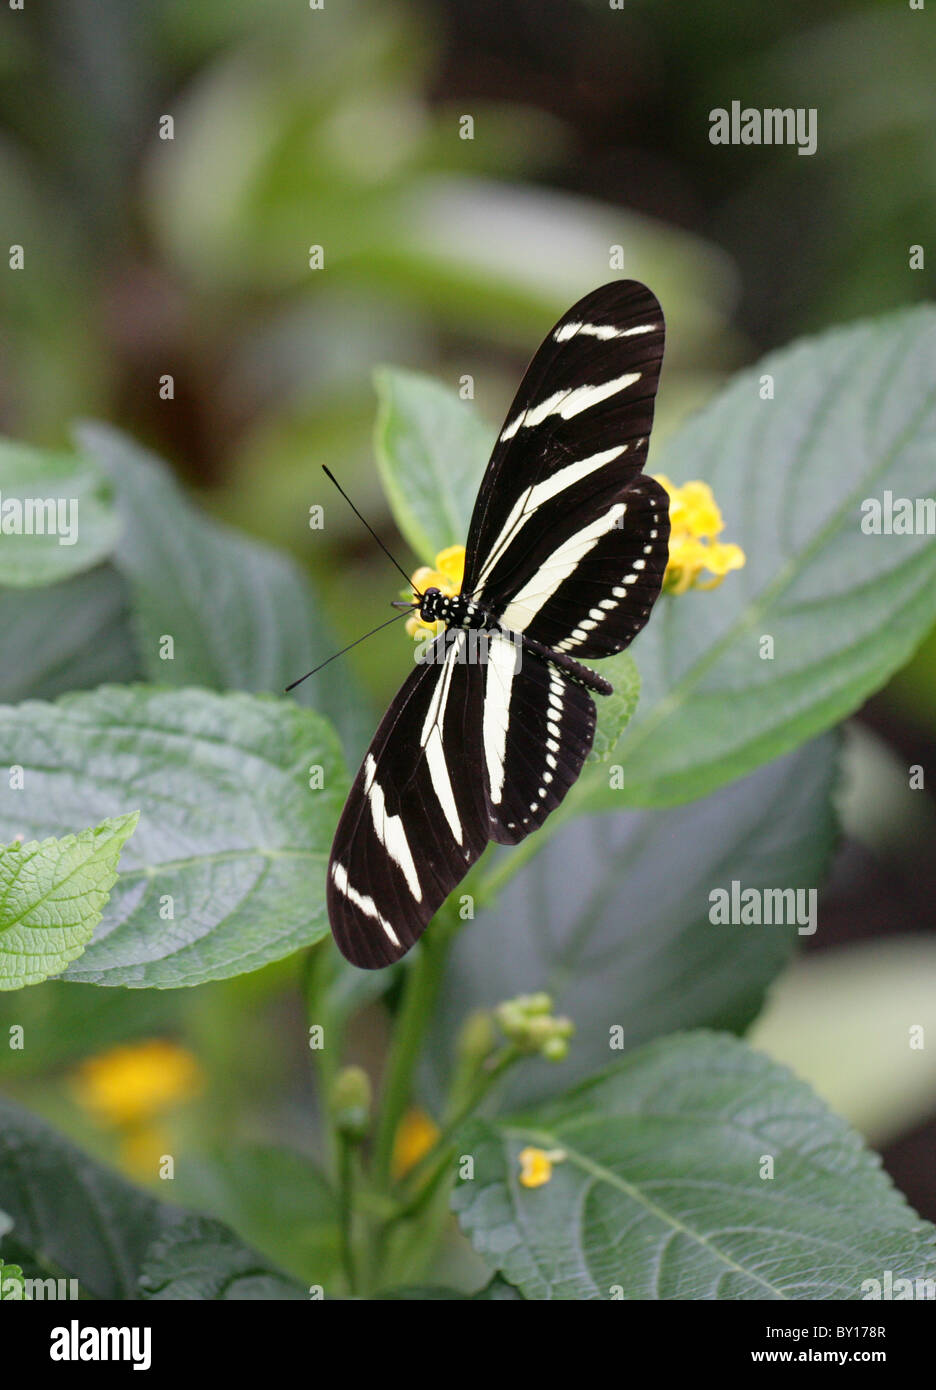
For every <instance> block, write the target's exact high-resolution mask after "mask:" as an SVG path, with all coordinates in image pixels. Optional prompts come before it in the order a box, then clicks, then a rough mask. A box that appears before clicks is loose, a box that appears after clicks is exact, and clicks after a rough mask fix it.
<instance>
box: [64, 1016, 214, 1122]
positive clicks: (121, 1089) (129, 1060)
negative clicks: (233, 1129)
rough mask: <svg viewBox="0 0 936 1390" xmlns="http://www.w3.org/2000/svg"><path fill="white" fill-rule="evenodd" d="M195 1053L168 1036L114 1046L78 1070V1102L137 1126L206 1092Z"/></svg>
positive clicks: (74, 1083) (110, 1118)
mask: <svg viewBox="0 0 936 1390" xmlns="http://www.w3.org/2000/svg"><path fill="white" fill-rule="evenodd" d="M202 1082H203V1077H202V1071H201V1068H200V1067H199V1065H198V1062H197V1061H196V1059H195V1057H193V1056H192V1054H191V1053H190V1052H188V1051H186V1049H185V1048H184V1047H179V1046H177V1044H175V1043H173V1042H169V1041H168V1039H166V1038H152V1039H150V1040H148V1041H147V1042H141V1043H129V1044H126V1045H125V1046H122V1047H112V1048H110V1049H109V1050H108V1051H107V1052H102V1053H100V1054H99V1055H98V1056H97V1057H89V1058H88V1059H87V1060H86V1061H84V1062H82V1063H81V1065H80V1066H79V1067H78V1068H77V1070H76V1072H75V1074H74V1076H73V1078H72V1089H73V1091H74V1094H75V1097H76V1099H77V1100H78V1103H79V1104H80V1105H82V1106H83V1107H84V1108H85V1109H86V1110H89V1111H91V1113H92V1114H94V1115H95V1116H96V1117H97V1118H98V1120H100V1121H101V1122H103V1123H104V1124H109V1125H125V1126H129V1125H138V1124H140V1122H141V1121H143V1120H148V1119H149V1118H150V1117H151V1116H153V1115H156V1114H158V1113H159V1112H160V1111H162V1110H165V1109H167V1108H168V1107H169V1106H171V1105H174V1104H176V1103H178V1102H179V1101H183V1100H188V1099H190V1098H191V1097H192V1096H194V1095H196V1094H197V1093H198V1091H200V1090H201V1087H202Z"/></svg>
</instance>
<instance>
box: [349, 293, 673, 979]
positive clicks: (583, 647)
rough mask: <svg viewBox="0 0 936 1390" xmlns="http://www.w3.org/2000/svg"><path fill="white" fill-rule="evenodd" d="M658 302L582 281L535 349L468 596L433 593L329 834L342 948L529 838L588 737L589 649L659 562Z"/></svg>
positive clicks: (631, 609) (561, 791)
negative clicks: (423, 655) (489, 850)
mask: <svg viewBox="0 0 936 1390" xmlns="http://www.w3.org/2000/svg"><path fill="white" fill-rule="evenodd" d="M663 339H664V324H663V314H662V311H661V309H660V306H659V304H658V303H657V300H656V298H655V297H654V295H652V294H651V293H650V291H649V290H648V289H647V288H646V287H645V286H644V285H641V284H639V283H638V282H637V281H634V280H622V281H616V282H614V283H612V284H609V285H605V286H603V287H602V288H601V289H597V290H595V291H594V292H593V293H591V294H589V295H586V296H585V298H584V299H581V300H580V301H579V302H578V303H577V304H575V305H574V306H573V307H572V308H571V309H570V310H569V312H568V313H567V314H566V315H565V316H564V317H563V318H562V319H560V321H559V323H558V324H556V326H555V328H554V329H553V330H552V332H551V333H550V334H549V336H548V337H547V338H546V340H545V341H544V343H543V344H542V346H541V347H540V349H539V351H538V352H537V353H536V355H535V356H534V358H533V360H532V362H531V363H530V366H529V367H528V369H527V372H526V375H525V376H524V378H523V381H522V382H521V384H520V389H519V390H518V392H517V395H516V398H515V400H514V402H513V405H512V406H511V408H510V411H509V412H508V415H507V421H506V423H505V425H504V428H503V429H502V430H501V433H500V436H499V438H498V440H497V443H496V444H495V446H494V452H493V454H492V455H491V460H490V462H489V464H488V467H487V471H486V473H485V475H484V479H483V481H482V483H481V489H480V491H479V493H478V499H477V502H476V503H475V509H474V514H473V516H472V518H471V525H470V528H469V532H468V541H467V546H466V555H465V578H464V584H463V587H462V593H461V594H460V595H459V596H456V597H454V598H448V597H444V596H443V595H442V593H441V592H440V591H439V590H438V589H432V588H430V589H427V590H426V592H425V593H424V594H423V595H422V596H421V599H420V603H419V609H420V616H421V617H422V618H423V619H424V620H425V621H427V622H430V621H436V620H440V619H441V620H442V621H443V622H444V623H445V624H446V626H445V628H444V630H443V631H442V633H441V635H440V636H438V637H437V638H436V639H435V641H434V642H433V643H432V645H431V647H430V648H429V652H428V657H427V659H426V660H425V661H423V662H422V663H421V664H419V665H417V666H416V669H415V670H414V671H413V672H412V673H411V674H410V676H409V677H408V678H407V679H406V680H405V681H404V683H403V686H402V688H401V689H400V691H399V693H398V694H397V696H396V698H395V699H394V701H393V703H392V704H391V705H390V708H389V709H388V711H387V713H386V715H385V716H384V719H383V721H382V723H381V725H380V727H379V729H378V730H377V733H376V734H375V736H374V740H373V742H372V743H371V746H370V748H369V750H368V752H367V755H366V757H365V759H364V764H363V766H362V767H361V769H360V771H359V773H358V775H357V778H356V780H355V782H354V786H353V787H352V789H351V792H350V795H349V797H348V801H347V804H346V805H345V808H344V812H343V814H342V816H341V820H340V821H339V823H338V829H337V831H336V833H335V840H334V844H333V845H332V851H331V859H330V862H329V866H328V914H329V918H330V921H331V926H332V931H333V932H334V935H335V940H336V941H337V943H338V946H339V947H340V949H341V951H342V952H343V954H344V955H345V956H346V957H347V958H348V960H350V961H351V962H352V963H353V964H354V965H358V966H361V967H363V968H365V969H376V968H378V967H380V966H384V965H390V964H392V963H393V962H394V961H397V960H399V959H400V957H401V956H403V955H404V954H405V953H406V952H407V951H408V950H409V949H410V947H411V946H412V945H413V944H414V942H415V941H416V940H417V939H418V937H419V936H420V935H421V933H422V931H423V930H424V928H425V927H426V925H427V923H428V922H429V920H430V918H431V917H432V916H433V914H434V913H435V911H436V910H437V908H438V907H439V906H440V905H441V904H442V902H443V901H444V900H445V898H446V897H447V896H448V894H449V893H450V892H451V891H452V889H453V888H454V887H455V886H456V885H457V884H458V883H459V882H460V880H461V879H462V878H463V877H464V875H465V874H466V873H467V871H468V869H469V868H470V866H471V865H472V864H473V863H474V862H475V860H476V859H477V858H478V856H479V855H480V854H481V852H482V850H483V849H484V848H485V846H486V845H487V844H488V842H489V841H491V840H495V841H497V842H499V843H500V844H510V845H513V844H517V843H518V841H520V840H522V839H523V838H524V837H525V836H526V835H529V834H530V833H531V831H533V830H536V829H537V827H538V826H540V825H542V823H543V821H544V820H545V819H546V817H547V816H548V815H549V813H550V811H553V810H555V808H556V807H557V806H558V805H559V803H560V802H561V801H562V799H563V797H564V796H565V794H566V792H567V791H568V790H569V788H570V787H571V786H572V784H573V782H575V780H576V778H577V777H578V775H579V773H580V772H581V770H582V765H583V763H584V761H585V759H586V757H587V755H588V753H589V750H590V749H591V746H592V740H593V737H594V732H595V718H596V709H595V703H594V700H593V699H592V695H593V694H599V695H607V694H610V693H611V686H610V684H609V683H608V682H607V681H606V680H604V679H603V678H602V677H601V676H599V675H597V674H596V673H595V672H594V671H592V670H590V669H589V668H588V667H586V666H583V665H582V664H581V661H582V660H590V659H594V658H598V657H603V656H609V655H611V654H612V653H614V652H619V651H622V650H623V649H624V648H625V647H627V646H628V645H629V643H630V642H632V641H633V639H634V637H636V635H637V633H638V632H639V631H640V630H641V628H642V627H643V626H644V624H645V623H646V621H647V619H648V618H649V616H650V610H651V608H652V607H653V604H654V601H655V600H656V598H657V595H658V594H659V592H660V586H661V584H662V582H663V572H664V570H665V568H666V561H667V553H668V539H669V514H668V499H667V494H666V491H665V489H664V488H662V487H661V486H660V485H659V484H658V483H657V482H655V481H654V480H653V479H652V478H649V477H644V476H643V474H642V469H643V466H644V463H645V461H646V457H647V445H648V437H649V434H650V427H651V424H652V421H653V405H654V398H655V396H656V391H657V385H658V382H659V377H660V364H661V362H662V358H663Z"/></svg>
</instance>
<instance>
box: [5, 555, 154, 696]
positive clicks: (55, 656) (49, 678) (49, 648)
mask: <svg viewBox="0 0 936 1390" xmlns="http://www.w3.org/2000/svg"><path fill="white" fill-rule="evenodd" d="M0 632H2V633H3V664H2V666H0V700H2V701H4V702H8V703H10V704H12V703H14V702H15V701H17V700H25V699H27V698H28V697H30V696H31V697H32V698H34V699H44V700H51V699H53V698H54V697H55V696H56V695H62V694H64V693H65V691H68V690H85V689H88V688H89V687H91V686H95V685H104V684H105V683H106V682H107V681H130V680H134V679H135V678H136V677H137V676H139V675H140V669H139V663H138V661H137V657H136V652H135V650H134V641H133V635H132V633H131V631H130V624H129V619H128V605H127V591H126V585H125V584H124V582H123V580H122V579H121V577H120V575H119V574H118V573H117V571H116V570H115V569H114V568H113V566H112V565H98V566H97V568H95V569H92V570H89V571H88V572H87V574H79V575H76V576H75V577H74V578H73V579H69V580H66V581H64V582H63V583H61V584H49V585H47V586H46V587H45V588H42V589H0Z"/></svg>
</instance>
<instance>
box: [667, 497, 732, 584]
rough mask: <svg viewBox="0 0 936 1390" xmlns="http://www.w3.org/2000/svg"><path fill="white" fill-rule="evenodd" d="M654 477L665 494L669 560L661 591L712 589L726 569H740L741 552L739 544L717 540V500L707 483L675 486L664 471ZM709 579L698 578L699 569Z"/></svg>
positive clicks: (719, 517)
mask: <svg viewBox="0 0 936 1390" xmlns="http://www.w3.org/2000/svg"><path fill="white" fill-rule="evenodd" d="M656 480H657V482H658V483H660V484H662V486H663V487H665V488H666V491H667V492H668V493H669V499H670V507H669V515H670V540H669V562H668V563H667V566H666V573H665V575H664V576H663V592H664V593H665V594H684V593H685V592H686V591H687V589H715V588H717V587H718V585H719V584H720V583H721V582H722V580H723V579H724V577H725V575H726V574H728V572H729V571H730V570H738V569H741V568H742V566H743V565H744V563H745V559H746V557H745V554H744V551H743V550H742V549H741V547H740V546H739V545H734V544H730V543H728V542H725V541H720V540H718V539H717V537H718V536H719V535H720V534H721V532H722V530H723V528H724V525H725V523H724V521H723V520H722V514H721V512H720V510H719V508H718V503H717V502H716V501H715V498H714V496H713V495H712V489H711V488H710V487H709V485H708V483H700V482H691V483H684V484H683V486H682V487H677V486H676V484H675V483H673V482H671V481H670V479H669V478H667V477H666V475H665V474H664V473H657V474H656ZM706 570H707V571H708V573H709V575H710V576H711V577H710V578H707V579H704V580H703V579H702V578H701V577H700V576H701V575H702V573H703V571H706Z"/></svg>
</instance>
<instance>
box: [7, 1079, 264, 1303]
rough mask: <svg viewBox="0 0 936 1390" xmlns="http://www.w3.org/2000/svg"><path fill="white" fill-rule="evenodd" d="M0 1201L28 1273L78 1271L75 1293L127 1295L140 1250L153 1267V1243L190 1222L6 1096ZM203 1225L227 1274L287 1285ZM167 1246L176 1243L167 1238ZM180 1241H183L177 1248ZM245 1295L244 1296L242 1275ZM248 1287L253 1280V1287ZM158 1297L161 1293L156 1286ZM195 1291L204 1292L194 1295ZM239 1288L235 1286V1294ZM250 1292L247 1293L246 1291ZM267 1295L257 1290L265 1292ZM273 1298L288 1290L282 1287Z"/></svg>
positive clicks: (175, 1272) (227, 1235)
mask: <svg viewBox="0 0 936 1390" xmlns="http://www.w3.org/2000/svg"><path fill="white" fill-rule="evenodd" d="M0 1204H2V1206H3V1208H4V1209H5V1210H6V1211H7V1212H8V1213H9V1214H10V1216H11V1217H12V1218H13V1222H14V1230H13V1235H12V1236H11V1237H5V1238H4V1239H3V1242H2V1244H3V1247H4V1249H5V1247H6V1245H7V1243H9V1244H11V1245H12V1246H13V1247H14V1248H15V1249H16V1251H17V1260H18V1261H21V1262H23V1263H25V1262H26V1260H27V1259H28V1260H29V1262H30V1263H31V1264H32V1266H33V1268H32V1270H31V1271H30V1272H32V1273H40V1272H41V1274H43V1275H45V1276H48V1277H52V1278H65V1279H77V1281H78V1293H79V1295H80V1296H81V1297H83V1298H89V1297H90V1298H103V1299H136V1298H139V1297H140V1289H139V1286H138V1280H139V1276H140V1274H141V1271H142V1269H143V1264H144V1260H145V1259H151V1260H152V1261H153V1263H152V1264H151V1265H149V1266H148V1268H149V1269H150V1270H153V1269H154V1268H155V1261H156V1252H157V1250H159V1249H160V1248H162V1249H166V1247H160V1242H162V1241H163V1240H164V1239H165V1238H166V1237H168V1236H169V1234H170V1232H172V1231H175V1230H180V1231H181V1232H182V1234H183V1236H187V1235H189V1234H190V1233H191V1232H192V1230H193V1225H192V1223H193V1222H197V1221H198V1218H197V1217H192V1216H190V1215H189V1214H188V1213H186V1212H184V1211H182V1209H181V1208H179V1207H175V1206H170V1205H169V1204H168V1203H166V1202H158V1201H156V1199H155V1198H153V1197H151V1196H150V1195H149V1193H147V1192H144V1191H142V1190H141V1189H140V1188H138V1187H134V1186H133V1185H132V1184H131V1183H129V1182H127V1181H126V1179H125V1178H122V1177H121V1176H120V1175H119V1174H118V1173H115V1172H113V1170H112V1169H110V1168H107V1167H105V1165H104V1164H102V1163H98V1162H97V1161H96V1160H95V1159H92V1158H90V1157H89V1156H88V1155H87V1154H86V1153H83V1152H82V1150H81V1149H79V1148H77V1147H76V1146H75V1145H74V1144H72V1143H71V1141H70V1140H68V1139H66V1138H65V1137H64V1135H62V1134H59V1133H58V1132H57V1131H56V1130H54V1129H53V1128H52V1127H51V1126H50V1125H48V1124H46V1122H45V1121H44V1120H41V1119H39V1118H38V1116H36V1115H31V1114H30V1113H29V1111H27V1110H23V1109H22V1108H21V1107H20V1106H18V1105H16V1104H14V1102H13V1101H10V1100H6V1099H5V1098H3V1097H0ZM208 1224H210V1226H211V1227H212V1235H213V1236H214V1237H215V1242H216V1246H217V1248H218V1251H219V1255H220V1254H222V1253H223V1256H224V1261H225V1265H224V1269H225V1270H226V1271H227V1278H229V1279H231V1278H234V1277H236V1270H237V1268H238V1267H239V1268H240V1269H247V1270H253V1271H255V1272H256V1274H257V1277H258V1280H259V1281H260V1282H261V1283H262V1282H263V1281H264V1280H268V1281H270V1284H269V1285H267V1286H268V1287H269V1286H270V1285H272V1283H273V1281H278V1282H279V1283H281V1284H282V1286H283V1287H284V1289H288V1288H290V1287H291V1286H290V1285H289V1283H288V1281H286V1280H285V1278H284V1277H283V1276H280V1275H277V1274H275V1273H271V1272H270V1271H268V1270H266V1269H264V1268H263V1264H262V1261H259V1260H258V1258H257V1256H256V1254H255V1253H254V1252H253V1251H250V1250H247V1249H246V1248H245V1247H243V1246H240V1245H239V1243H238V1242H237V1240H236V1238H235V1237H234V1235H233V1234H232V1233H231V1232H229V1231H225V1229H224V1228H223V1227H221V1226H219V1225H218V1224H217V1223H215V1222H211V1223H208ZM174 1248H176V1249H178V1248H179V1247H178V1246H177V1245H175V1244H174ZM183 1248H184V1247H183ZM168 1260H169V1254H168V1250H167V1253H166V1259H165V1261H164V1262H163V1264H162V1265H161V1272H162V1274H163V1276H164V1277H167V1278H181V1277H182V1273H181V1268H180V1266H179V1264H178V1262H177V1261H175V1260H173V1262H172V1267H171V1268H169V1267H168ZM243 1287H244V1289H245V1291H246V1293H245V1296H248V1297H249V1296H251V1294H250V1292H249V1290H250V1288H251V1284H250V1281H249V1280H247V1279H245V1280H244V1284H243ZM254 1287H256V1286H254ZM163 1296H164V1297H165V1296H166V1295H163ZM200 1296H204V1295H200ZM239 1296H241V1295H239ZM253 1296H256V1294H254V1295H253ZM264 1296H266V1295H264ZM275 1296H276V1297H288V1296H290V1295H289V1293H288V1292H283V1293H278V1294H276V1295H275Z"/></svg>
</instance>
